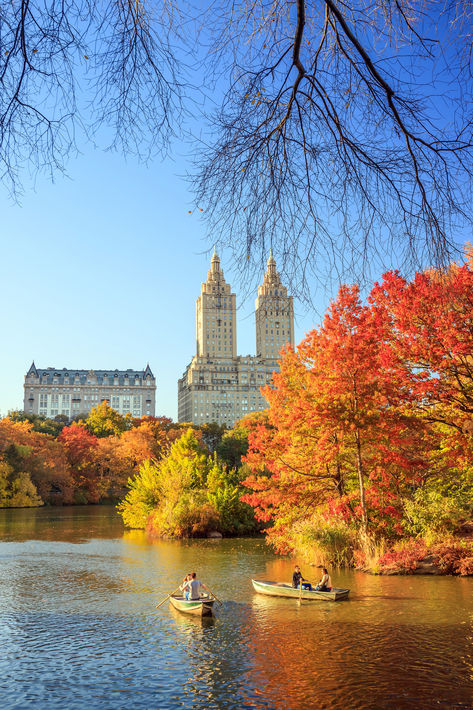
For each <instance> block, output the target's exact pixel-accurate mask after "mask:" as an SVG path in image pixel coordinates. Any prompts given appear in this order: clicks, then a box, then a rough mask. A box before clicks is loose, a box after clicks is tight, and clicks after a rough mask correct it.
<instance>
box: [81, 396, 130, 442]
mask: <svg viewBox="0 0 473 710" xmlns="http://www.w3.org/2000/svg"><path fill="white" fill-rule="evenodd" d="M132 423H133V420H132V418H131V417H130V416H129V415H125V416H123V415H122V414H120V413H119V412H117V411H116V409H113V408H112V407H111V406H110V405H109V404H108V402H102V403H101V404H98V405H97V406H96V407H93V408H92V409H91V410H90V413H89V415H88V417H87V419H86V420H85V422H84V425H85V427H86V429H87V431H88V432H89V433H90V434H94V436H98V437H104V436H111V435H112V434H113V435H115V436H119V435H120V434H122V433H123V432H124V431H126V430H127V429H129V428H130V427H131V426H132Z"/></svg>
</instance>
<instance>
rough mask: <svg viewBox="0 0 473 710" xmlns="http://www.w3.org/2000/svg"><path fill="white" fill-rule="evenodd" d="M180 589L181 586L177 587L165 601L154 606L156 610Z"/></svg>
mask: <svg viewBox="0 0 473 710" xmlns="http://www.w3.org/2000/svg"><path fill="white" fill-rule="evenodd" d="M180 588H181V585H179V586H178V588H177V589H175V590H174V591H173V592H171V594H168V595H167V597H166V599H163V601H162V602H160V603H159V604H157V605H156V609H159V607H160V606H162V605H163V604H164V602H167V600H168V599H169V597H172V595H173V594H175V593H176V592H178V591H179V590H180Z"/></svg>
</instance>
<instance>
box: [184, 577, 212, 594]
mask: <svg viewBox="0 0 473 710" xmlns="http://www.w3.org/2000/svg"><path fill="white" fill-rule="evenodd" d="M187 577H188V579H187V581H186V580H184V582H183V584H182V585H181V586H182V587H183V589H184V590H185V593H186V599H187V600H189V601H197V600H198V599H200V593H201V590H202V589H206V590H207V592H209V593H210V594H211V593H212V592H210V589H209V588H208V587H206V586H205V584H204V583H203V582H201V581H200V580H198V579H197V575H196V573H195V572H191V574H190V575H187Z"/></svg>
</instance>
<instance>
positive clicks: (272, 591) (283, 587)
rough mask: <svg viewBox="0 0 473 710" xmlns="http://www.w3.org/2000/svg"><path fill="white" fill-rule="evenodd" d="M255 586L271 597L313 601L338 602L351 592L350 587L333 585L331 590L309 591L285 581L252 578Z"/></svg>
mask: <svg viewBox="0 0 473 710" xmlns="http://www.w3.org/2000/svg"><path fill="white" fill-rule="evenodd" d="M251 581H252V582H253V587H254V589H255V591H256V592H259V593H260V594H267V595H269V596H271V597H290V598H291V599H307V600H311V601H316V600H317V601H320V600H323V601H327V602H338V601H340V600H341V599H347V597H348V594H349V592H350V590H349V589H338V588H336V587H332V589H331V591H330V592H316V591H315V589H313V590H312V591H309V590H308V589H303V590H302V593H301V591H300V589H294V587H292V586H291V585H290V584H286V583H285V582H262V581H259V580H257V579H252V580H251Z"/></svg>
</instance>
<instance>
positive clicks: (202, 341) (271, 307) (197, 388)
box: [178, 251, 294, 426]
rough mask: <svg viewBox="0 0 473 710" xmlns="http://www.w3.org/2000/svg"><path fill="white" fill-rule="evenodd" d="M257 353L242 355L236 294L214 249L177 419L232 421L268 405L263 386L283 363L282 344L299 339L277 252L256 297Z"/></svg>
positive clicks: (180, 389)
mask: <svg viewBox="0 0 473 710" xmlns="http://www.w3.org/2000/svg"><path fill="white" fill-rule="evenodd" d="M255 315H256V356H251V355H249V356H246V357H243V356H240V355H237V354H236V353H237V342H236V296H235V294H234V293H231V288H230V285H229V284H227V283H226V281H225V277H224V275H223V271H222V269H221V268H220V259H219V257H218V255H217V253H216V251H214V253H213V256H212V259H211V262H210V270H209V272H208V275H207V281H206V282H205V283H203V284H202V286H201V292H200V296H199V298H198V299H197V307H196V330H197V348H196V355H194V357H193V358H192V361H191V363H190V364H189V365H188V366H187V368H186V371H185V373H184V374H183V376H182V377H181V379H180V380H179V382H178V419H179V421H180V422H184V421H188V422H193V423H194V424H204V423H206V422H208V423H210V422H216V423H217V424H227V425H228V426H232V425H233V424H234V422H235V421H237V420H238V419H240V418H241V417H243V416H244V415H245V414H248V413H249V412H255V411H259V410H261V409H265V407H266V406H267V405H266V401H265V399H264V398H263V396H262V395H261V392H260V388H261V387H262V386H263V385H265V384H267V383H269V382H270V381H271V377H272V374H273V372H274V370H277V369H278V357H279V351H280V350H281V348H282V347H283V346H284V345H285V344H287V343H290V344H291V345H294V308H293V301H292V296H288V295H287V289H286V288H285V287H284V286H283V285H282V283H281V279H280V276H279V274H278V272H277V271H276V262H275V260H274V258H273V255H272V253H271V254H270V256H269V259H268V263H267V269H266V273H265V276H264V280H263V283H262V285H261V286H259V287H258V297H257V299H256V310H255Z"/></svg>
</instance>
